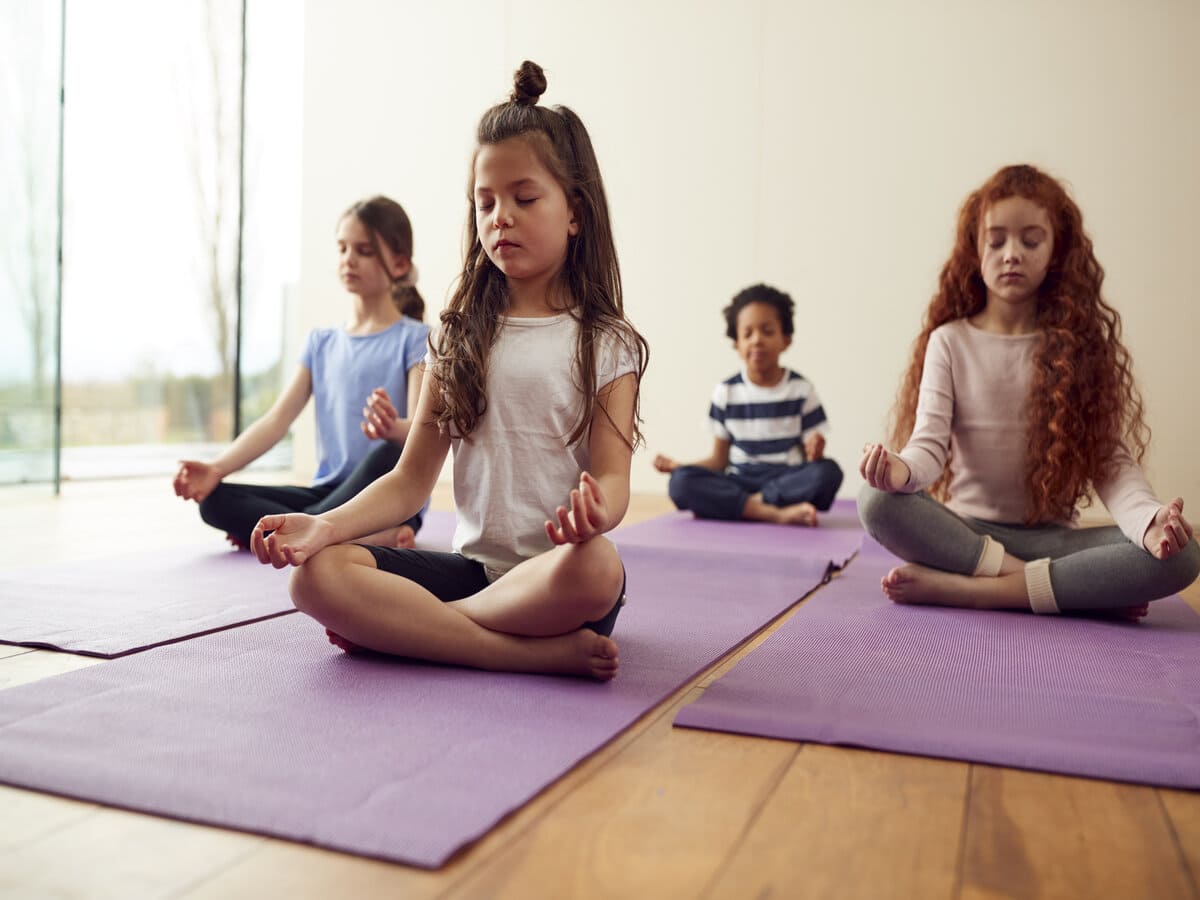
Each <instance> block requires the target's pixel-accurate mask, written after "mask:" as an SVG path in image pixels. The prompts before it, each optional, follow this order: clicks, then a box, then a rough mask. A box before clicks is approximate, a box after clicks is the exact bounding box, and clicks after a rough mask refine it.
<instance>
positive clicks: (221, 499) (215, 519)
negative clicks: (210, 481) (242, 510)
mask: <svg viewBox="0 0 1200 900" xmlns="http://www.w3.org/2000/svg"><path fill="white" fill-rule="evenodd" d="M228 493H229V490H228V488H227V487H226V485H224V484H218V485H217V486H216V487H215V488H213V489H212V491H210V492H209V495H208V496H207V497H205V498H204V499H203V500H201V501H200V519H201V521H202V522H204V524H205V525H211V526H212V527H213V528H224V527H225V521H224V519H225V517H224V516H223V515H222V513H223V511H224V506H225V499H226V496H225V495H226V494H228Z"/></svg>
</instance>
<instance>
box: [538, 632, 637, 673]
mask: <svg viewBox="0 0 1200 900" xmlns="http://www.w3.org/2000/svg"><path fill="white" fill-rule="evenodd" d="M532 640H535V641H539V642H542V643H543V649H546V650H548V651H549V652H548V653H547V655H546V657H545V659H544V663H545V665H544V667H543V666H540V665H539V666H538V667H537V671H540V672H549V673H554V674H559V675H583V676H586V677H589V678H595V679H596V680H597V681H611V680H612V679H613V678H615V677H616V675H617V668H618V666H619V664H620V659H619V657H618V654H617V643H616V641H614V640H613V639H612V638H607V637H605V636H604V635H602V634H597V633H596V632H594V631H592V630H591V629H590V628H580V629H579V630H578V631H572V632H570V633H569V634H563V635H559V636H558V637H552V638H532Z"/></svg>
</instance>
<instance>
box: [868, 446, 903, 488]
mask: <svg viewBox="0 0 1200 900" xmlns="http://www.w3.org/2000/svg"><path fill="white" fill-rule="evenodd" d="M858 471H859V474H860V475H862V477H863V478H865V479H866V481H867V484H869V485H870V486H871V487H873V488H876V489H878V490H881V491H887V492H888V493H894V492H896V491H898V490H899V489H900V488H902V487H904V485H906V484H908V479H909V476H910V475H911V474H912V472H911V470H910V469H909V468H908V463H906V462H905V461H904V460H902V459H901V458H900V457H899V456H897V455H896V454H895V453H892V452H891V451H890V450H888V448H887V447H885V446H883V444H863V455H862V459H861V460H859V463H858Z"/></svg>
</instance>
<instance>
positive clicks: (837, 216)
mask: <svg viewBox="0 0 1200 900" xmlns="http://www.w3.org/2000/svg"><path fill="white" fill-rule="evenodd" d="M306 32H307V35H306V73H305V89H304V90H305V104H304V116H305V126H304V135H305V139H304V146H303V153H304V163H303V167H304V175H303V203H302V209H303V253H304V256H303V260H304V261H303V265H302V272H301V292H300V293H301V304H300V305H301V314H300V316H299V319H300V321H299V322H298V323H297V325H298V329H299V331H300V332H303V331H306V330H307V329H308V328H310V327H312V326H314V325H318V324H328V323H332V322H335V321H338V320H339V319H340V318H341V317H342V316H343V315H344V313H345V310H346V309H347V307H346V302H345V300H344V298H343V295H342V294H341V292H340V289H339V288H338V285H337V283H336V280H335V278H334V254H333V247H332V235H333V227H334V223H335V220H336V218H337V216H338V215H339V214H340V212H341V211H342V210H343V209H344V208H345V207H346V206H347V205H349V203H350V202H352V201H353V200H355V199H356V198H358V197H360V196H363V195H365V194H368V193H374V192H383V193H387V194H390V195H391V196H393V197H395V198H396V199H398V200H400V201H401V202H402V203H403V204H404V205H405V207H406V208H407V209H408V211H409V213H410V215H411V217H412V219H413V222H414V226H415V229H416V253H415V258H416V261H417V263H418V265H419V266H420V268H421V273H422V278H421V288H422V290H423V291H424V293H425V296H426V300H427V302H428V303H429V304H430V305H431V306H432V307H433V308H434V310H435V311H436V309H438V308H440V307H441V305H442V304H443V303H444V301H445V297H446V293H447V288H448V286H449V284H450V281H451V279H452V278H453V276H454V274H455V272H456V270H457V267H458V264H459V260H460V258H461V240H462V233H463V224H464V222H465V219H466V214H467V204H466V199H465V197H466V195H465V191H466V177H467V162H468V159H469V156H470V153H471V150H472V144H471V141H472V136H473V132H474V127H475V124H476V122H477V121H478V118H479V115H480V113H482V112H483V110H484V109H485V108H486V107H487V106H489V105H490V104H492V103H494V102H497V101H499V100H501V99H503V98H504V97H505V95H506V94H507V92H508V90H509V87H510V84H511V72H512V70H513V69H514V68H516V66H517V65H518V64H519V63H520V61H521V60H522V59H525V58H529V59H533V60H535V61H537V62H539V63H540V64H541V65H542V66H543V67H544V68H545V69H546V72H547V77H548V80H549V89H548V91H547V94H546V96H545V97H544V98H543V100H544V101H545V102H548V103H561V104H565V105H568V106H571V107H572V108H574V109H575V110H576V112H578V113H579V114H580V115H581V117H582V118H583V120H584V122H585V123H586V124H587V125H588V128H589V131H590V133H591V135H592V139H593V141H594V143H595V145H596V149H597V154H598V156H599V158H600V163H601V168H602V170H603V172H604V175H605V179H606V183H607V187H608V190H609V200H610V204H611V207H612V213H613V218H614V222H615V228H616V236H617V244H618V250H619V252H620V256H621V263H622V267H623V273H624V287H625V296H626V303H627V309H628V312H629V315H630V317H631V318H632V319H633V321H634V323H635V324H636V325H637V326H638V328H639V329H640V330H641V331H642V333H643V334H644V335H645V336H646V338H647V340H648V341H649V342H650V347H651V361H650V369H649V372H648V374H647V378H646V381H645V384H644V392H643V412H644V415H645V420H646V429H645V430H646V435H647V437H648V440H649V448H648V451H642V452H640V453H639V454H638V456H637V457H635V459H634V472H633V487H634V490H636V491H662V490H664V489H665V485H664V483H663V479H662V476H659V475H657V474H656V473H655V472H654V471H653V470H652V469H651V467H650V463H649V459H650V458H651V456H652V454H653V452H654V451H663V452H667V453H669V454H671V455H673V456H677V457H681V458H690V457H694V456H700V455H703V454H704V453H706V452H707V450H708V448H709V446H710V444H711V440H710V438H709V436H708V432H707V429H706V425H705V412H706V409H707V398H708V394H709V391H710V389H711V387H712V385H713V383H715V382H716V381H717V380H719V379H721V378H723V377H726V376H727V375H729V374H731V373H732V372H733V371H735V370H736V368H737V366H738V360H737V358H736V356H735V355H734V353H733V351H732V349H731V348H730V346H729V342H728V341H727V340H726V339H725V337H724V335H723V323H722V319H721V316H720V309H721V307H722V306H723V305H725V304H726V303H727V302H728V300H729V298H730V297H731V296H732V295H733V294H734V293H735V292H736V291H737V290H739V289H740V288H742V287H744V286H746V285H748V284H750V283H753V282H756V281H767V282H769V283H772V284H775V285H777V286H778V287H780V288H782V289H784V290H786V291H788V292H790V293H791V294H792V296H793V297H794V298H795V299H796V301H797V305H798V308H799V311H798V322H797V325H798V329H797V340H796V341H795V343H794V344H793V347H792V349H791V350H790V351H789V352H788V354H787V357H786V359H785V361H786V362H787V363H788V364H790V365H791V366H793V367H794V368H797V369H799V370H800V371H802V372H804V373H805V374H806V375H808V376H809V377H810V378H812V379H813V381H814V382H815V383H816V385H817V387H818V390H819V391H820V393H821V395H822V397H823V399H824V401H825V405H826V409H827V411H828V412H829V415H830V418H831V421H832V424H833V433H832V435H831V438H830V441H829V446H828V450H827V452H828V453H829V454H830V455H831V456H833V457H834V458H836V459H838V460H839V461H840V462H841V463H842V465H843V468H844V469H846V470H847V478H846V482H845V484H844V486H843V489H842V493H843V495H852V494H853V493H854V492H855V491H857V489H858V486H859V484H860V483H861V482H860V479H859V477H858V475H857V472H856V471H854V470H855V467H856V465H857V455H858V451H859V449H860V448H861V446H862V444H863V442H864V441H866V440H869V439H876V438H878V437H880V436H882V434H883V427H884V422H885V419H886V415H887V412H888V409H889V407H890V405H891V402H892V399H893V397H894V394H895V390H896V386H897V383H898V379H899V376H900V373H901V372H902V370H903V368H904V365H905V363H906V360H907V356H908V352H909V347H910V344H911V341H912V339H913V337H914V336H915V335H916V332H917V330H918V327H919V324H920V317H921V314H922V312H923V310H924V308H925V305H926V303H927V302H928V299H929V296H930V294H931V293H932V291H933V288H934V283H935V278H936V275H937V272H938V270H939V268H940V267H941V265H942V263H943V262H944V260H945V258H946V256H947V254H948V252H949V249H950V243H951V236H952V232H953V226H954V221H955V217H956V214H957V211H958V207H959V205H960V204H961V202H962V200H963V199H964V198H965V196H966V195H967V193H968V192H969V191H970V190H972V189H973V188H975V187H977V186H978V185H979V184H980V183H982V181H983V180H984V179H985V178H987V177H988V176H989V175H990V174H991V173H992V172H993V171H995V169H997V168H998V167H999V166H1001V165H1004V164H1007V163H1011V162H1031V163H1034V164H1036V165H1039V166H1041V167H1044V168H1045V169H1047V170H1048V171H1050V172H1051V173H1052V174H1055V175H1058V176H1060V177H1062V178H1063V179H1064V180H1066V181H1068V182H1069V184H1070V186H1071V188H1072V190H1073V193H1074V196H1075V198H1076V200H1077V201H1078V202H1079V204H1080V206H1081V208H1082V209H1083V211H1084V220H1085V225H1086V226H1087V227H1088V229H1089V230H1090V232H1091V235H1092V237H1093V239H1094V241H1095V245H1096V249H1097V255H1098V257H1099V259H1100V261H1101V262H1102V264H1103V265H1104V266H1105V268H1106V270H1107V272H1108V279H1107V281H1106V293H1107V297H1108V299H1109V300H1110V302H1112V303H1113V304H1114V305H1115V306H1116V307H1117V309H1118V310H1119V311H1120V312H1121V314H1122V316H1123V317H1124V322H1125V338H1126V343H1127V346H1128V347H1129V348H1130V350H1131V352H1132V353H1133V356H1134V360H1135V372H1136V375H1137V377H1138V379H1139V383H1140V385H1141V388H1142V391H1143V393H1144V394H1145V398H1146V401H1147V409H1148V419H1149V422H1150V425H1151V427H1152V428H1153V430H1154V437H1153V443H1152V448H1151V453H1150V457H1149V459H1148V466H1147V469H1148V472H1149V474H1150V477H1151V480H1152V482H1153V483H1154V485H1155V486H1156V488H1157V489H1158V490H1159V491H1160V492H1161V493H1162V494H1164V496H1166V495H1171V496H1173V495H1174V494H1179V493H1182V494H1183V495H1184V496H1185V497H1193V498H1196V499H1195V500H1194V501H1193V502H1194V503H1197V504H1200V468H1198V467H1197V466H1196V465H1195V463H1194V461H1193V456H1192V452H1191V451H1192V449H1193V448H1194V447H1196V446H1200V424H1198V422H1197V416H1196V412H1197V404H1196V401H1195V400H1194V395H1193V391H1194V390H1195V382H1196V365H1195V362H1194V361H1195V359H1196V346H1197V335H1200V304H1197V303H1196V299H1197V298H1196V292H1195V290H1194V288H1193V281H1192V277H1191V276H1192V271H1193V268H1194V264H1195V260H1196V258H1197V255H1198V253H1200V213H1198V211H1200V166H1198V164H1197V160H1200V114H1198V108H1200V107H1198V101H1197V93H1196V92H1197V88H1198V87H1200V55H1198V54H1196V53H1195V48H1196V47H1198V46H1200V4H1196V3H1193V2H1188V0H1153V2H1146V3H1140V4H1134V3H1125V2H1104V0H1071V2H1056V3H1045V2H1039V0H1009V2H1007V3H1005V4H1001V5H996V4H985V3H981V2H973V0H965V2H964V0H958V2H939V0H922V2H911V3H904V4H900V3H892V2H885V0H878V2H865V0H857V2H854V0H851V2H841V3H828V2H815V0H758V2H748V0H738V2H681V0H673V2H657V0H640V2H631V0H609V2H605V3H603V4H598V3H582V2H575V0H525V2H522V3H520V4H515V3H504V4H497V3H486V4H485V3H482V2H478V3H476V2H466V0H459V2H443V3H438V4H436V5H434V4H429V3H423V2H422V3H416V2H412V3H394V2H385V0H336V2H334V0H308V3H307V11H306ZM298 443H299V445H300V447H301V448H307V447H309V446H311V436H310V435H301V440H300V441H299V442H298ZM301 452H303V449H302V450H301ZM302 468H304V469H306V470H309V471H311V466H309V464H308V461H307V460H305V461H303V464H302Z"/></svg>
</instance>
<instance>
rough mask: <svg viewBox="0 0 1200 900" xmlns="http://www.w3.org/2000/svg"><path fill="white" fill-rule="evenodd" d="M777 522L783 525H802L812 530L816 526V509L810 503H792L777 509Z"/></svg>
mask: <svg viewBox="0 0 1200 900" xmlns="http://www.w3.org/2000/svg"><path fill="white" fill-rule="evenodd" d="M779 521H780V522H781V523H782V524H784V525H803V526H805V527H807V528H813V527H815V526H816V524H817V508H816V507H815V506H813V505H812V504H811V503H793V504H792V505H791V506H781V507H779Z"/></svg>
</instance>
